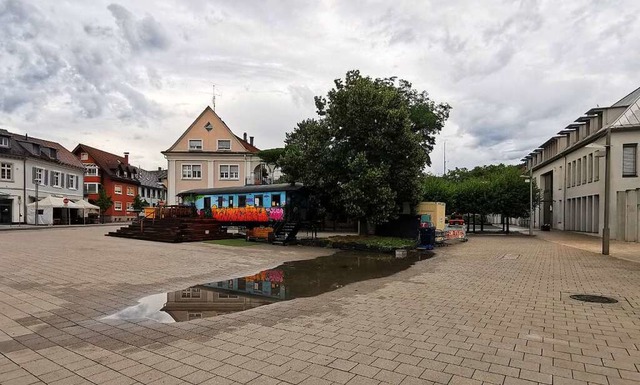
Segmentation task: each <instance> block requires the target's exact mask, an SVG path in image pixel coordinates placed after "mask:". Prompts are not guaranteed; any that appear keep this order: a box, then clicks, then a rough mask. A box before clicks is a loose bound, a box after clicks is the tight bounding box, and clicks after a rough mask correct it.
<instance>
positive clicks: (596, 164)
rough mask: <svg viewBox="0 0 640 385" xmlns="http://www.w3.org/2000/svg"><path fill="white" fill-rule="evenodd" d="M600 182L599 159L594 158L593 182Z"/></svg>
mask: <svg viewBox="0 0 640 385" xmlns="http://www.w3.org/2000/svg"><path fill="white" fill-rule="evenodd" d="M599 180H600V157H598V156H596V157H595V159H594V160H593V181H594V182H597V181H599Z"/></svg>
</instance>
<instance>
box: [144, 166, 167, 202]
mask: <svg viewBox="0 0 640 385" xmlns="http://www.w3.org/2000/svg"><path fill="white" fill-rule="evenodd" d="M166 178H167V170H163V169H162V168H161V167H158V170H156V171H147V170H143V169H141V168H138V180H140V187H139V191H140V194H139V195H140V198H141V199H142V200H143V201H145V202H147V203H148V204H149V206H154V207H155V206H160V205H162V204H164V203H165V202H166V201H167V186H166V185H165V184H164V181H165V180H166Z"/></svg>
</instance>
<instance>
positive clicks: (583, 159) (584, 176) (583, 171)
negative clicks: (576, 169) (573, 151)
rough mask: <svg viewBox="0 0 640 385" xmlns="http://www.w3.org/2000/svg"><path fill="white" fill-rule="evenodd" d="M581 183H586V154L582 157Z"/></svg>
mask: <svg viewBox="0 0 640 385" xmlns="http://www.w3.org/2000/svg"><path fill="white" fill-rule="evenodd" d="M582 184H587V156H586V155H585V156H583V157H582Z"/></svg>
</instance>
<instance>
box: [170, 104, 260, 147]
mask: <svg viewBox="0 0 640 385" xmlns="http://www.w3.org/2000/svg"><path fill="white" fill-rule="evenodd" d="M207 111H209V112H211V113H212V114H213V115H215V116H216V117H217V118H218V119H220V122H222V125H223V126H224V127H225V128H226V129H227V130H229V132H230V133H231V134H232V135H233V136H234V137H235V138H236V139H237V140H238V141H239V142H240V144H242V146H243V147H244V148H245V149H246V150H247V151H248V152H251V153H257V152H258V151H260V150H259V149H258V148H257V147H255V146H253V145H252V144H250V143H249V142H247V141H246V140H243V139H242V138H240V137H239V136H238V135H236V134H234V133H233V131H231V129H230V128H229V126H227V123H225V121H224V120H222V118H221V117H220V115H218V114H216V112H215V111H214V110H213V109H212V108H211V107H210V106H207V107H205V109H204V110H202V112H201V113H200V115H198V117H197V118H195V120H194V121H193V122H192V123H191V124H190V125H189V127H188V128H187V129H186V130H184V132H183V133H182V135H180V137H179V138H178V140H176V141H175V142H174V143H173V144H172V145H171V147H169V149H168V150H166V151H162V153H163V154H164V153H166V152H171V151H173V149H174V148H175V147H176V146H177V145H178V143H180V141H182V139H184V137H185V136H186V135H187V133H188V132H189V131H191V129H192V128H193V126H194V125H195V124H196V122H197V121H199V120H200V118H202V116H203V115H204V114H205V113H206V112H207Z"/></svg>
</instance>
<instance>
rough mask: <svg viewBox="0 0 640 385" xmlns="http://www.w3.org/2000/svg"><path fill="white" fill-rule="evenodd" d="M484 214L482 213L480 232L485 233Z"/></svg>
mask: <svg viewBox="0 0 640 385" xmlns="http://www.w3.org/2000/svg"><path fill="white" fill-rule="evenodd" d="M484 220H485V218H484V215H482V214H480V232H481V233H484Z"/></svg>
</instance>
